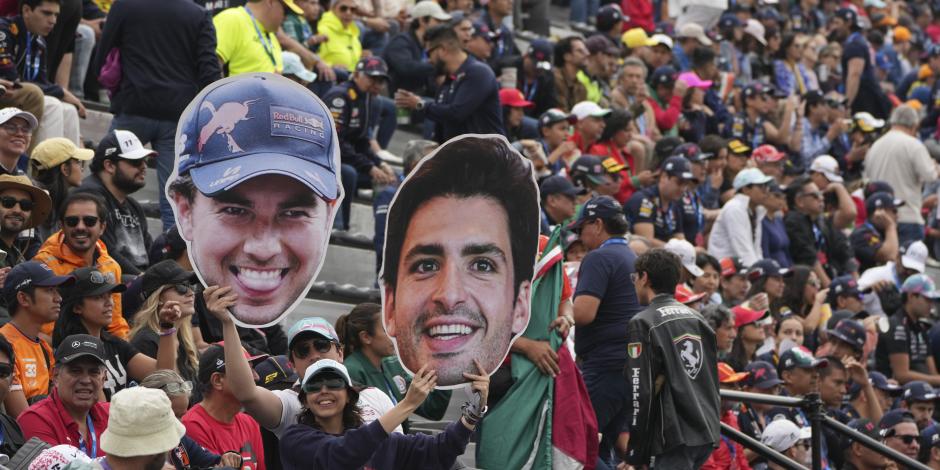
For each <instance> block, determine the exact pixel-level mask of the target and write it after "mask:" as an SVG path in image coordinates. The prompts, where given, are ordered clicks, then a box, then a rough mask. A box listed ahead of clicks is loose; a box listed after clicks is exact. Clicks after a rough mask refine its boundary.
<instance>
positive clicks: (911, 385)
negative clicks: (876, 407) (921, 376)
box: [901, 380, 938, 402]
mask: <svg viewBox="0 0 940 470" xmlns="http://www.w3.org/2000/svg"><path fill="white" fill-rule="evenodd" d="M937 396H938V395H937V390H936V389H934V388H933V387H932V386H931V385H930V384H929V383H927V382H924V381H923V380H912V381H910V382H908V383H906V384H904V394H903V395H901V398H902V399H903V400H904V401H907V402H912V401H934V400H936V399H937Z"/></svg>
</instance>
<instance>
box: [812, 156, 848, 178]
mask: <svg viewBox="0 0 940 470" xmlns="http://www.w3.org/2000/svg"><path fill="white" fill-rule="evenodd" d="M839 171H840V170H839V162H837V161H836V159H835V158H833V157H832V156H831V155H820V156H818V157H816V159H815V160H813V163H811V164H810V166H809V172H810V173H813V172H816V173H822V174H823V175H824V176H825V177H826V179H828V180H829V181H834V182H836V183H841V182H842V181H843V179H842V176H841V175H839Z"/></svg>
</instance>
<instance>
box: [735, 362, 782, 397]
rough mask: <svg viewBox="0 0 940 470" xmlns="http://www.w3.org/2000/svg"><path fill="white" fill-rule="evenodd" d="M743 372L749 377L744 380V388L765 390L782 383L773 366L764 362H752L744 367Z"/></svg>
mask: <svg viewBox="0 0 940 470" xmlns="http://www.w3.org/2000/svg"><path fill="white" fill-rule="evenodd" d="M744 372H749V373H750V375H748V376H747V378H746V379H744V386H746V387H752V388H756V389H759V390H767V389H769V388H771V387H776V386H777V385H780V384H782V383H783V381H782V380H780V377H779V376H778V375H777V369H775V368H774V366H773V364H771V363H769V362H765V361H754V362H751V363H749V364H748V365H747V366H745V367H744Z"/></svg>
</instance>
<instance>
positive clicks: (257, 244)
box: [242, 223, 281, 262]
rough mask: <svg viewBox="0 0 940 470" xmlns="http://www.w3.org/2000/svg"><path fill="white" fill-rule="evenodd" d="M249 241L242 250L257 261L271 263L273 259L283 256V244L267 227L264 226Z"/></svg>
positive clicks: (247, 240)
mask: <svg viewBox="0 0 940 470" xmlns="http://www.w3.org/2000/svg"><path fill="white" fill-rule="evenodd" d="M262 225H263V227H259V228H258V229H256V230H255V231H254V233H252V234H251V235H250V236H249V237H248V238H247V239H245V244H244V245H243V247H242V249H243V250H244V252H245V254H246V255H248V256H249V257H251V258H252V259H253V260H255V261H262V262H263V261H269V260H270V259H271V258H274V257H275V256H277V255H279V254H281V243H280V241H279V240H278V237H277V234H276V233H274V231H273V230H271V229H270V228H269V227H268V226H267V225H268V224H267V223H263V224H262Z"/></svg>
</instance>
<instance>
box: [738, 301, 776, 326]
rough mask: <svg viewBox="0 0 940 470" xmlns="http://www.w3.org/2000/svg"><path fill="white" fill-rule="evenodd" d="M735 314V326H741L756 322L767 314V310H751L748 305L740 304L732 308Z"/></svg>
mask: <svg viewBox="0 0 940 470" xmlns="http://www.w3.org/2000/svg"><path fill="white" fill-rule="evenodd" d="M731 313H733V314H734V327H735V328H741V327H742V326H744V325H748V324H750V323H754V322H756V321H757V320H760V319H762V318H764V317H766V316H767V313H768V311H767V310H751V309H749V308H747V307H744V306H741V305H738V306H737V307H734V308H732V309H731Z"/></svg>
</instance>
